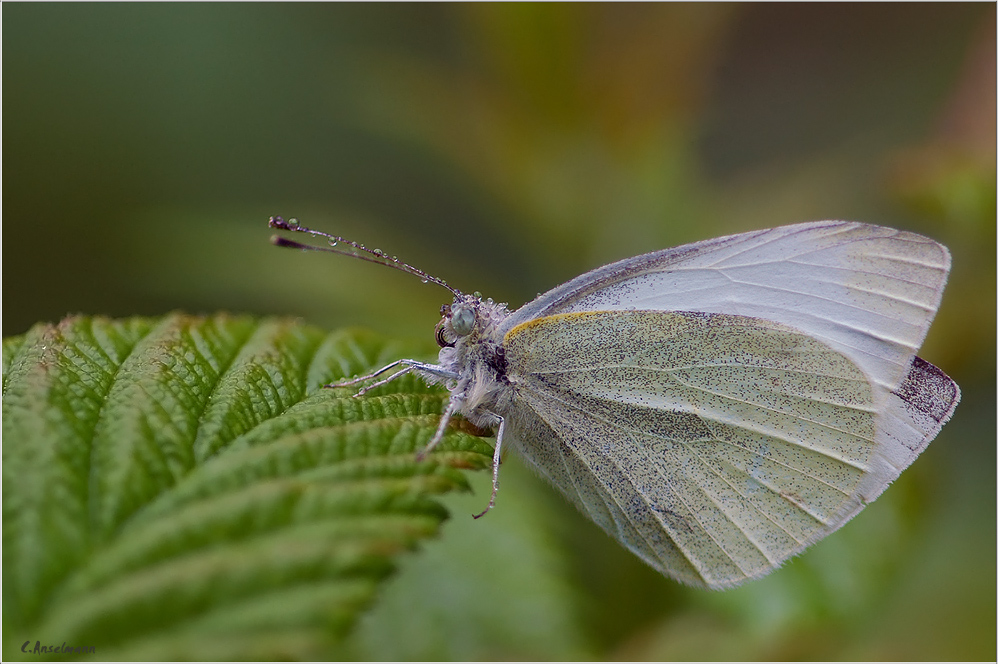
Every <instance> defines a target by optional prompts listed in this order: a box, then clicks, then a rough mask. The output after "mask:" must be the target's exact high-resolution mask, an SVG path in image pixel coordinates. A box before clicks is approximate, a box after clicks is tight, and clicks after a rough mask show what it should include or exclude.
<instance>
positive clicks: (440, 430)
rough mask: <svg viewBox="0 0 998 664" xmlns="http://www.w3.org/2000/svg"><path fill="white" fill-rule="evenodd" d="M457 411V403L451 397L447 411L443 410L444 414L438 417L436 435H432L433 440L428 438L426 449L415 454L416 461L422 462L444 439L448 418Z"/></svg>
mask: <svg viewBox="0 0 998 664" xmlns="http://www.w3.org/2000/svg"><path fill="white" fill-rule="evenodd" d="M456 410H457V402H456V401H455V400H454V398H453V397H451V400H450V401H448V402H447V409H446V410H444V414H443V415H441V416H440V424H439V425H438V426H437V431H436V433H434V434H433V438H430V442H428V443H427V444H426V447H424V448H423V449H421V450H420V451H418V452H416V461H422V460H423V459H425V458H426V455H427V454H429V453H430V452H432V451H433V448H434V447H436V446H437V445H438V444H439V443H440V441H441V439H443V437H444V429H446V428H447V425H448V424H449V423H450V418H451V417H453V416H454V411H456Z"/></svg>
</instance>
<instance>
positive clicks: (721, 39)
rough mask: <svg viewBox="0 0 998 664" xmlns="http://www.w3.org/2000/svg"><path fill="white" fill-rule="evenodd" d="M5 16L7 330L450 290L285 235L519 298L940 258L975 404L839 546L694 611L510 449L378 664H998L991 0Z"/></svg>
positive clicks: (938, 348)
mask: <svg viewBox="0 0 998 664" xmlns="http://www.w3.org/2000/svg"><path fill="white" fill-rule="evenodd" d="M3 9H4V19H5V20H4V22H3V55H4V58H3V75H4V92H5V93H6V94H5V104H4V111H5V112H4V114H3V129H4V137H5V139H6V140H5V141H4V145H3V150H4V165H5V166H6V168H5V176H4V185H5V187H4V193H5V195H4V199H3V212H4V220H5V221H6V224H5V227H4V234H3V239H5V240H6V241H7V242H6V244H5V248H4V252H3V258H4V259H5V260H4V276H5V277H6V279H4V284H3V295H4V306H3V314H4V320H3V324H4V328H3V329H4V334H5V335H10V334H18V333H21V332H23V331H24V330H26V329H27V328H28V327H29V326H30V325H31V324H32V323H34V322H35V321H37V320H54V319H58V318H61V317H62V316H63V315H65V313H66V312H69V311H85V312H88V313H102V314H111V315H119V316H124V315H134V314H161V313H162V312H164V311H166V310H169V309H172V308H181V309H185V310H206V311H215V310H219V309H227V310H237V311H249V312H254V313H267V314H291V315H297V316H303V317H305V318H307V319H309V320H310V321H313V322H316V323H319V324H322V325H324V326H329V327H332V326H337V325H343V324H350V325H357V324H363V325H367V326H369V327H372V328H375V329H378V330H380V331H383V332H386V333H389V334H392V335H395V336H398V337H406V338H421V339H429V338H430V335H431V334H432V329H433V325H434V324H435V322H436V319H437V311H438V308H439V306H440V304H442V303H443V302H444V301H446V299H447V298H446V296H445V294H444V293H443V292H441V291H439V290H438V289H435V288H433V287H431V286H425V285H423V284H420V283H419V281H418V280H415V279H412V278H410V277H406V276H403V275H401V274H397V273H394V272H391V271H388V270H382V269H379V268H375V267H372V266H369V265H366V264H360V263H359V262H357V261H348V260H345V259H338V258H335V257H326V256H320V255H301V254H297V253H295V252H288V251H282V250H278V249H275V248H273V247H270V246H269V245H268V244H267V243H266V237H267V236H268V235H269V231H268V230H267V229H266V228H265V223H266V219H267V217H268V216H269V215H270V214H282V215H284V216H285V217H289V216H292V215H295V216H298V217H299V218H300V219H302V221H303V223H306V224H307V225H309V226H312V227H314V228H321V229H323V230H328V231H332V232H336V233H339V234H342V235H346V236H347V237H352V238H355V239H357V240H359V241H361V242H364V243H365V244H367V245H368V246H373V247H379V248H382V249H385V250H387V251H390V252H391V253H397V254H398V255H399V256H400V257H401V258H403V260H406V261H408V262H411V263H413V264H416V265H419V266H420V267H422V268H424V269H426V270H428V271H430V272H431V273H433V274H436V275H438V276H440V277H442V278H444V279H447V280H448V281H450V282H451V283H454V284H455V285H456V286H458V287H460V288H464V289H466V290H476V289H477V290H481V291H482V292H483V293H485V294H487V295H489V296H491V297H494V298H497V299H502V300H508V301H510V303H511V304H512V305H513V306H519V304H521V303H522V302H524V301H527V300H529V299H531V298H532V297H533V296H534V294H535V293H537V292H540V291H543V290H546V289H547V288H550V287H552V286H554V285H556V284H558V283H560V282H561V281H563V280H565V279H567V278H569V277H572V276H575V275H577V274H579V273H581V272H583V271H584V270H586V269H589V268H592V267H595V266H596V265H599V264H601V263H603V262H605V261H608V260H612V259H618V258H623V257H627V256H631V255H635V254H638V253H642V252H645V251H649V250H652V249H657V248H661V247H665V246H672V245H676V244H680V243H682V242H687V241H692V240H697V239H703V238H707V237H713V236H717V235H721V234H725V233H734V232H740V231H744V230H750V229H754V228H764V227H770V226H775V225H780V224H785V223H793V222H798V221H807V220H815V219H830V218H837V219H856V220H861V221H867V222H871V223H880V224H884V225H889V226H896V227H900V228H906V229H910V230H915V231H918V232H922V233H925V234H927V235H930V236H932V237H933V238H935V239H937V240H939V241H941V242H943V243H945V244H946V245H947V246H949V247H950V249H951V251H952V253H953V272H952V275H951V279H950V284H949V286H948V288H947V291H946V294H945V296H944V299H943V304H942V309H941V310H940V312H939V315H938V317H937V320H936V322H935V324H934V326H933V328H932V330H931V331H930V333H929V337H928V339H927V340H926V344H925V346H924V347H923V349H922V352H921V353H920V354H921V355H923V356H924V357H926V359H928V360H929V361H931V362H933V363H934V364H937V365H938V366H940V367H942V368H943V369H944V370H945V371H946V372H947V373H949V374H950V375H951V376H953V377H954V378H955V379H956V380H957V382H958V383H959V384H960V386H961V388H962V389H963V395H964V396H963V402H962V403H961V405H960V406H959V408H958V409H957V411H956V415H955V417H954V419H953V421H952V422H950V423H949V424H948V425H947V426H946V428H944V430H943V432H942V434H941V435H940V436H939V437H938V439H937V440H936V441H935V442H934V443H933V444H932V445H931V446H930V447H929V449H928V450H927V451H926V452H925V453H924V454H923V455H922V458H921V459H920V460H919V461H918V462H916V463H915V464H914V466H913V467H912V468H910V469H909V470H908V471H906V472H905V474H904V475H903V476H902V477H901V478H900V479H899V480H898V481H897V482H896V484H895V486H894V487H892V488H891V489H890V490H889V491H887V492H886V493H885V494H884V496H883V497H881V498H880V499H879V500H878V501H877V502H876V503H874V504H873V505H871V506H870V507H869V508H867V509H866V510H865V511H864V513H863V514H862V515H861V516H860V517H858V518H857V519H855V520H854V521H853V522H851V523H850V524H849V525H848V526H846V527H845V528H843V529H842V530H841V531H840V532H838V533H836V534H835V535H834V536H833V537H830V538H828V539H827V540H826V541H824V542H822V543H820V544H819V545H817V546H816V547H814V549H813V550H811V551H809V552H808V553H807V554H805V555H804V556H801V557H800V558H799V559H797V560H794V561H792V562H791V563H790V564H788V565H787V566H786V567H785V569H783V570H781V571H779V572H777V573H775V574H773V575H771V576H770V577H768V578H766V579H763V580H761V581H758V582H755V583H752V584H749V585H748V586H745V587H744V588H740V589H737V590H734V591H731V592H726V593H723V594H714V593H703V592H694V591H690V590H688V589H685V588H681V587H678V586H676V585H675V584H672V583H670V582H668V581H666V580H665V579H664V578H660V577H659V576H657V575H656V574H655V573H654V572H652V571H651V570H649V569H646V568H645V567H644V566H643V565H642V564H641V563H640V562H639V561H637V560H636V559H634V558H633V556H631V555H630V554H628V553H627V552H626V551H624V550H623V549H621V548H620V547H619V546H618V545H616V544H615V543H614V542H612V541H610V540H609V539H608V538H606V536H605V535H603V533H601V532H599V531H598V530H597V529H596V528H595V527H593V526H592V525H591V524H589V523H588V522H587V521H586V520H585V519H583V518H582V517H581V516H579V515H578V514H576V513H575V512H574V510H573V509H572V508H570V507H569V506H566V505H565V504H564V503H563V501H562V500H561V499H560V498H559V497H558V496H557V495H555V494H553V492H552V491H551V490H550V489H548V488H547V487H545V486H543V485H541V484H540V483H538V481H537V480H536V479H535V478H533V477H532V476H530V474H529V473H525V472H523V470H522V468H521V467H520V466H519V464H518V461H517V460H516V459H515V458H512V457H511V458H509V459H507V460H506V463H505V464H504V468H503V473H504V485H503V491H502V492H500V495H499V504H498V507H497V509H496V510H495V511H494V512H493V513H490V514H489V516H488V517H487V518H486V519H483V520H479V521H471V520H470V518H468V519H462V514H467V513H469V512H474V511H477V510H478V509H480V508H479V505H480V504H481V500H482V499H483V495H484V496H487V491H486V488H487V485H488V478H486V477H484V476H483V477H475V478H472V482H473V483H475V486H476V487H477V489H478V491H477V493H476V495H475V496H474V497H473V498H471V499H467V498H463V497H462V498H455V502H453V503H452V508H453V510H454V512H455V518H454V519H452V520H451V521H450V522H448V524H447V525H445V527H444V530H443V533H444V534H443V537H442V538H441V539H440V540H439V541H437V542H434V543H433V544H432V545H431V546H429V547H427V548H426V550H425V551H424V552H423V554H421V555H420V556H413V557H410V558H409V559H408V560H407V561H406V562H405V563H404V564H403V572H402V573H401V574H400V575H399V576H398V577H397V578H396V579H395V581H393V583H391V584H389V585H388V586H387V587H386V588H385V590H384V594H383V596H382V597H381V598H380V601H378V602H377V603H376V604H375V607H374V610H373V612H372V613H371V614H369V615H368V616H366V617H365V618H364V620H363V621H362V623H361V625H360V627H359V629H358V630H357V631H356V632H355V633H354V635H353V637H352V642H351V644H350V647H351V648H352V653H353V656H355V657H357V658H398V659H406V658H428V659H433V658H445V659H478V658H490V659H503V658H507V657H509V658H514V657H515V658H524V659H533V658H537V659H558V658H585V657H593V658H623V659H670V658H679V659H755V658H762V659H784V658H789V659H794V658H796V659H994V658H995V656H996V652H995V627H994V625H995V621H996V620H995V619H996V615H995V605H996V594H995V593H996V591H995V588H996V574H995V535H996V532H995V530H996V528H995V524H996V514H995V494H996V487H995V470H994V469H995V466H996V457H995V434H996V431H995V406H994V404H995V396H996V395H995V359H996V358H995V343H994V342H995V299H996V296H995V282H996V280H995V250H994V248H995V243H996V237H995V219H996V207H995V177H996V175H995V145H996V138H995V123H994V117H995V96H996V93H995V70H994V63H995V32H994V25H995V8H994V5H993V4H919V5H910V4H900V5H899V4H860V5H856V4H852V5H821V4H817V5H810V4H803V5H802V4H789V5H788V4H776V5H771V4H758V5H757V4H752V5H718V4H706V5H699V4H697V5H673V4H670V5H610V4H584V5H582V4H567V5H488V4H485V5H478V4H474V5H471V4H468V5H465V4H449V5H411V4H405V5H394V4H387V5H327V4H295V5H276V4H252V5H238V4H236V5H229V4H221V5H219V4H206V5H199V4H183V5H172V4H151V5H144V4H143V5H137V4H108V5H99V4H97V5H95V4H86V5H71V4H5V5H4V8H3ZM343 283H349V284H350V287H348V288H344V287H342V284H343ZM461 500H471V503H470V504H469V503H467V502H464V503H462V502H460V501H461ZM385 630H388V631H390V632H391V633H393V634H395V635H397V638H393V639H392V640H391V641H390V642H386V641H385V640H384V638H383V637H379V636H378V635H379V634H381V635H383V634H384V633H385Z"/></svg>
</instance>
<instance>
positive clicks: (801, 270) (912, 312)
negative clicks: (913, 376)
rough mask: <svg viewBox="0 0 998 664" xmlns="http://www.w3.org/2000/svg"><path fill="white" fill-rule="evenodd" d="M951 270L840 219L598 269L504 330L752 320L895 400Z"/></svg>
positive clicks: (923, 252) (921, 243) (921, 250)
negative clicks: (603, 317)
mask: <svg viewBox="0 0 998 664" xmlns="http://www.w3.org/2000/svg"><path fill="white" fill-rule="evenodd" d="M949 267H950V256H949V252H948V251H947V250H946V247H944V246H943V245H941V244H939V243H938V242H935V241H934V240H931V239H929V238H926V237H923V236H921V235H917V234H915V233H909V232H905V231H899V230H895V229H892V228H884V227H881V226H871V225H868V224H860V223H853V222H839V221H828V222H814V223H807V224H797V225H792V226H782V227H779V228H773V229H768V230H762V231H755V232H751V233H742V234H740V235H731V236H727V237H721V238H716V239H713V240H706V241H703V242H696V243H694V244H688V245H683V246H681V247H676V248H673V249H665V250H663V251H657V252H653V253H650V254H645V255H643V256H636V257H634V258H629V259H626V260H623V261H619V262H616V263H612V264H610V265H606V266H604V267H601V268H599V269H597V270H593V271H592V272H588V273H586V274H583V275H581V276H579V277H577V278H575V279H573V280H571V281H569V282H567V283H565V284H563V285H561V286H559V287H557V288H555V289H553V290H551V291H548V292H547V293H545V294H543V295H541V296H539V297H538V298H537V299H535V300H534V301H533V302H530V303H529V304H527V305H525V306H523V307H522V308H520V309H519V310H517V311H516V312H514V313H513V314H512V315H511V316H510V317H509V319H507V321H506V322H505V324H504V327H503V329H502V330H501V331H502V333H504V334H505V333H507V332H509V331H510V330H511V329H513V328H514V327H516V326H517V325H520V324H521V323H524V322H527V321H529V320H532V319H535V318H541V317H544V316H551V315H554V314H559V313H575V312H581V311H610V310H622V309H624V310H626V309H644V310H657V311H701V312H708V313H722V314H736V315H740V316H751V317H754V318H762V319H766V320H770V321H774V322H777V323H783V324H784V325H789V326H791V327H793V328H796V329H798V330H800V331H801V332H803V333H805V334H807V335H809V336H812V337H814V338H816V339H819V340H821V341H823V342H824V343H826V344H828V345H829V346H831V347H832V348H834V349H836V350H838V351H839V352H841V353H842V354H844V355H846V356H847V357H849V358H850V359H851V360H852V361H853V362H855V363H856V364H857V365H858V366H859V367H861V368H862V369H863V371H864V372H866V374H867V375H868V376H869V377H870V379H871V380H873V381H874V382H877V383H879V384H881V385H882V386H883V387H884V388H885V389H886V390H887V391H892V390H894V389H896V388H897V387H898V386H899V385H901V383H902V382H903V381H904V380H905V378H906V376H907V374H908V372H909V370H910V365H911V362H912V358H913V357H914V354H915V352H916V351H917V350H918V347H919V346H920V345H921V343H922V341H923V340H924V338H925V334H926V332H927V331H928V329H929V324H930V323H931V322H932V318H933V317H934V316H935V313H936V309H937V308H938V306H939V301H940V299H941V298H942V291H943V287H944V286H945V284H946V277H947V275H948V273H949Z"/></svg>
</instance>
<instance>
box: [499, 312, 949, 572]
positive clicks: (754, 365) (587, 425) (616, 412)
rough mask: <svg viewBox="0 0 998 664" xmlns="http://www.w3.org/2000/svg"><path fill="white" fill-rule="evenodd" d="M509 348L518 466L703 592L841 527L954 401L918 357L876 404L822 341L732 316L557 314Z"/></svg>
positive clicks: (871, 389) (858, 373)
mask: <svg viewBox="0 0 998 664" xmlns="http://www.w3.org/2000/svg"><path fill="white" fill-rule="evenodd" d="M504 345H505V346H506V357H507V360H508V363H509V366H510V367H515V368H516V370H515V372H511V374H510V380H511V383H512V385H513V388H514V390H515V392H516V398H515V399H514V400H513V401H514V404H516V405H515V406H514V408H516V410H515V411H514V412H511V413H509V415H510V417H509V420H508V421H509V422H510V423H511V426H512V432H511V439H512V441H513V443H514V444H515V445H517V446H518V447H519V448H520V450H521V452H522V454H523V455H524V456H525V458H526V459H527V461H528V462H529V463H530V464H532V465H533V466H534V467H535V468H536V469H537V470H538V471H539V472H540V473H541V474H542V475H544V476H546V477H547V478H548V479H549V480H550V481H551V482H552V483H553V484H555V486H557V487H558V488H559V489H560V490H561V491H562V492H563V493H565V495H566V496H567V497H568V498H569V499H570V500H572V501H573V502H574V503H575V504H576V505H577V506H578V507H579V508H580V509H581V510H582V511H583V512H585V513H586V514H588V515H589V516H590V517H591V518H592V519H593V520H594V521H595V522H596V523H597V524H599V525H600V526H601V527H603V528H604V529H605V530H607V531H608V532H609V533H610V534H611V535H613V536H614V537H616V538H617V539H618V540H620V541H621V542H622V543H623V544H624V545H625V546H627V547H628V548H630V549H631V550H632V551H634V552H635V553H636V554H637V555H638V556H639V557H641V558H642V559H644V560H645V561H646V562H648V563H649V564H650V565H652V566H653V567H655V568H656V569H659V570H660V571H662V572H663V573H665V574H667V575H669V576H672V577H674V578H676V579H677V580H679V581H682V582H685V583H688V584H691V585H699V586H706V587H710V588H725V587H730V586H733V585H737V584H739V583H742V582H744V581H746V580H748V579H751V578H756V577H758V576H761V575H763V574H766V573H767V572H769V571H771V570H772V569H774V568H775V567H776V566H778V565H779V564H780V563H781V562H783V561H784V560H786V559H787V558H789V557H790V556H792V555H794V554H796V553H798V552H800V551H802V550H803V549H804V548H805V547H807V546H808V545H809V544H811V543H813V542H814V541H816V540H818V539H820V538H822V537H824V536H825V535H827V534H828V533H830V532H832V531H834V530H835V529H836V528H838V527H839V526H841V525H842V524H843V523H845V522H846V521H847V520H848V519H849V518H850V517H851V516H852V515H854V514H855V513H856V512H858V511H859V509H861V508H862V506H863V505H864V504H865V503H866V502H869V501H870V500H872V499H873V498H875V497H876V496H877V495H879V493H880V492H881V491H883V489H884V488H885V487H886V486H887V484H889V483H890V482H891V481H892V480H893V479H895V478H896V477H897V475H898V474H899V473H900V472H901V470H903V468H904V467H906V466H907V465H908V464H909V463H910V462H911V461H912V460H913V459H914V457H915V456H917V454H918V453H919V452H920V451H921V449H923V448H924V446H925V445H926V444H927V443H928V441H929V440H931V437H932V436H934V435H935V433H936V432H937V431H938V429H939V427H940V426H941V425H942V422H944V421H945V419H946V418H948V416H949V414H950V413H951V412H952V408H953V406H954V405H955V402H956V399H957V398H958V392H957V391H956V389H955V384H953V383H952V381H950V380H949V379H948V378H947V377H945V375H944V374H942V372H939V371H938V369H935V367H932V366H931V365H929V364H928V363H924V362H922V361H921V360H919V363H918V364H917V366H914V365H913V369H912V370H911V371H910V372H909V378H908V380H906V381H905V382H904V383H903V384H902V386H900V387H899V388H898V391H897V393H894V392H888V393H885V392H884V390H883V389H882V388H881V387H880V386H879V385H877V384H876V383H874V382H871V381H870V380H869V379H868V376H867V375H866V374H865V372H864V371H863V370H862V369H861V368H860V367H859V366H858V365H857V364H856V363H855V362H853V361H852V360H851V359H850V358H848V357H846V356H845V355H843V354H842V353H840V352H839V351H838V350H836V349H835V348H832V347H831V346H830V345H829V344H827V343H825V342H823V341H821V340H819V339H816V338H814V337H812V336H810V335H807V334H802V333H800V331H798V330H794V329H793V328H790V327H787V326H784V325H781V324H779V323H773V322H770V321H765V320H760V319H756V318H749V317H743V316H731V315H705V314H699V313H682V312H659V311H616V312H590V313H585V312H583V313H572V314H559V315H554V316H545V317H543V318H537V319H534V320H531V321H528V322H526V323H522V324H521V325H519V326H517V327H515V328H514V329H512V330H510V331H509V332H508V333H507V335H506V337H505V341H504ZM947 389H948V390H949V392H946V390H947ZM927 393H931V394H932V395H934V396H932V397H931V398H913V397H912V395H913V394H920V395H923V396H924V395H925V394H927Z"/></svg>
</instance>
